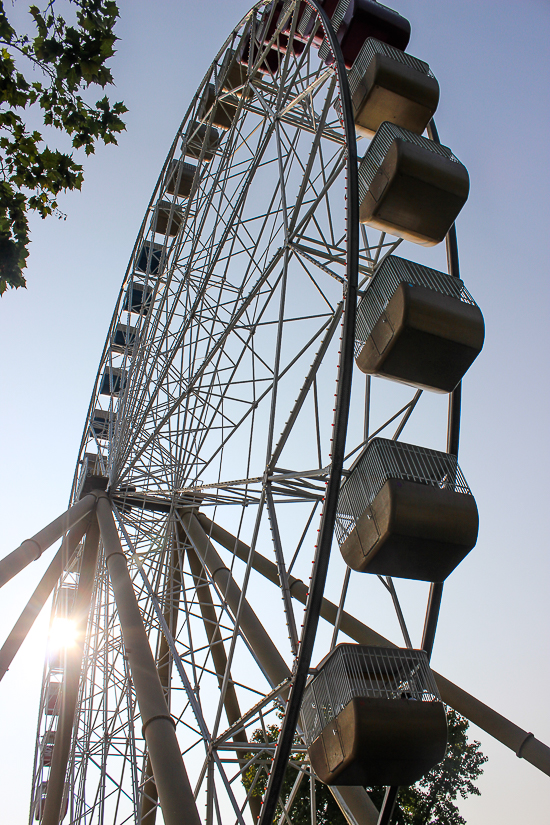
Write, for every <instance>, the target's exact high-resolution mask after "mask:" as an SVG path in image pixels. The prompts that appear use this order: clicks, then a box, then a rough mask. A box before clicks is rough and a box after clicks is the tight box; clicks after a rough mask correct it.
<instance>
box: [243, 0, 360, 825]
mask: <svg viewBox="0 0 550 825" xmlns="http://www.w3.org/2000/svg"><path fill="white" fill-rule="evenodd" d="M305 2H307V4H308V5H309V6H311V8H312V9H313V10H314V11H315V12H316V13H317V15H318V18H319V19H320V21H321V25H322V27H323V30H324V32H325V36H326V37H327V38H328V41H329V43H330V46H331V49H332V51H333V54H334V57H335V60H336V71H337V76H338V83H339V86H340V99H341V106H342V118H343V125H344V130H345V135H346V142H347V164H346V166H347V169H346V172H347V215H346V229H347V278H348V284H347V294H346V298H345V313H344V324H343V333H342V349H341V359H340V376H339V381H338V392H337V398H336V414H335V420H334V429H333V442H332V447H333V449H332V469H331V473H330V477H329V480H328V483H327V490H326V500H325V508H324V512H323V517H322V522H321V528H320V533H319V542H318V545H317V551H316V555H315V560H314V563H313V571H312V582H311V589H310V593H309V597H308V603H307V606H306V614H305V618H304V628H303V631H302V637H301V639H300V646H299V653H298V659H297V661H296V666H295V672H294V679H293V682H292V688H291V691H290V695H289V699H288V703H287V707H286V712H285V716H284V720H283V724H282V728H281V733H280V736H279V740H278V744H277V749H276V751H275V757H274V761H273V768H272V770H271V773H270V776H269V782H268V785H267V789H266V793H265V798H264V803H263V806H262V813H261V816H260V822H259V825H268V824H269V825H271V823H272V822H273V818H274V816H275V811H276V808H277V803H278V799H279V793H280V791H281V787H282V783H283V779H284V776H285V772H286V768H287V763H288V759H289V756H290V751H291V747H292V742H293V739H294V735H295V731H296V726H297V723H298V715H299V712H300V707H301V703H302V695H303V692H304V688H305V684H306V679H307V675H308V671H309V667H310V664H311V656H312V653H313V645H314V642H315V636H316V633H317V626H318V623H319V617H320V611H321V605H322V600H323V593H324V589H325V583H326V577H327V572H328V564H329V559H330V548H331V545H332V536H333V531H334V524H335V520H336V507H337V504H338V492H339V488H340V479H341V474H342V468H343V463H344V454H345V443H346V433H347V425H348V417H349V405H350V397H351V381H352V371H353V364H354V359H353V347H354V340H355V313H356V301H357V273H358V264H359V202H358V181H357V146H356V138H355V122H354V119H353V112H352V108H351V96H350V91H349V85H348V75H347V71H346V66H345V63H344V58H343V56H342V51H341V49H340V45H339V43H338V40H337V38H336V35H335V33H334V30H333V28H332V25H331V22H330V20H329V18H328V16H327V14H326V12H325V11H324V10H323V9H322V7H321V6H320V4H319V3H318V2H317V0H305Z"/></svg>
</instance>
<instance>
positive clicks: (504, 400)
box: [0, 0, 550, 825]
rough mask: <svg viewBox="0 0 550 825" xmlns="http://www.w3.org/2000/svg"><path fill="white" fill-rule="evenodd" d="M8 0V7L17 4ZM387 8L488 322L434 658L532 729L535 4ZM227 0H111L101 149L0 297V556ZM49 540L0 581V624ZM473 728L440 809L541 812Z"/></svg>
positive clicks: (538, 796)
mask: <svg viewBox="0 0 550 825" xmlns="http://www.w3.org/2000/svg"><path fill="white" fill-rule="evenodd" d="M25 5H26V4H25V3H23V2H20V3H19V4H18V5H17V8H15V9H13V10H12V11H10V7H9V6H8V8H7V10H8V13H9V14H13V15H16V16H17V17H18V18H19V19H20V18H21V16H22V11H23V8H24V7H25ZM392 5H394V7H395V8H396V9H397V10H398V11H399V12H401V14H403V15H404V16H406V17H408V18H409V19H410V21H411V23H412V31H413V34H412V38H411V42H410V46H409V49H408V50H409V51H410V52H411V53H412V54H414V55H415V56H417V57H420V58H421V59H423V60H426V61H427V62H428V63H429V64H430V66H431V68H432V70H433V71H434V73H435V75H436V77H437V78H438V80H439V83H440V86H441V93H442V94H441V103H440V106H439V109H438V113H437V124H438V128H439V132H440V137H441V140H442V142H443V143H444V144H446V145H448V146H450V147H451V149H452V150H453V152H454V153H455V154H456V155H457V157H458V158H460V160H461V161H462V162H463V163H465V165H466V166H467V168H468V170H469V172H470V177H471V194H470V198H469V201H468V203H467V205H466V207H465V209H464V210H463V213H462V214H461V216H460V218H459V221H458V233H459V246H460V256H461V271H462V277H463V279H464V280H465V282H466V285H467V287H468V288H469V289H470V291H471V292H472V293H473V295H474V297H475V298H476V300H477V301H478V303H479V305H480V306H481V309H482V310H483V313H484V315H485V321H486V327H487V337H486V344H485V348H484V350H483V353H482V355H481V356H480V357H479V359H478V360H477V361H476V363H475V365H474V366H473V367H472V369H471V370H470V371H469V373H468V375H467V377H466V380H465V382H464V406H463V420H462V435H461V446H460V462H461V466H462V468H463V470H464V472H465V474H466V477H467V479H468V481H469V483H470V485H471V487H472V490H473V492H474V495H475V496H476V500H477V504H478V507H479V510H480V518H481V532H480V538H479V542H478V545H477V547H476V548H475V550H473V551H472V553H471V554H470V555H469V556H468V558H467V559H466V560H465V561H464V562H463V563H462V564H461V565H460V567H459V568H458V569H457V570H456V571H455V572H454V573H453V575H452V576H451V578H450V579H449V580H448V583H447V584H446V586H445V593H444V602H443V608H442V613H441V620H440V625H439V629H438V635H437V639H436V645H435V650H434V658H433V664H434V667H435V668H436V669H437V670H438V671H440V672H441V673H443V674H445V675H446V676H448V677H449V678H450V679H452V680H453V681H455V682H457V683H458V684H459V685H461V686H462V687H463V688H465V689H466V690H468V691H469V692H471V693H473V694H474V695H475V696H477V697H479V698H480V699H482V700H483V701H484V702H486V703H487V704H489V705H491V706H493V707H494V708H495V709H496V710H498V711H500V712H501V713H503V714H504V715H505V716H507V717H509V718H510V719H512V720H513V721H514V722H516V723H517V724H519V725H521V726H522V727H524V728H525V729H526V730H528V731H533V732H534V733H535V735H536V736H537V737H538V738H540V739H542V740H543V741H546V742H547V743H550V715H549V702H548V696H547V693H548V688H547V686H548V683H549V682H550V667H549V664H548V661H549V660H548V649H549V641H550V639H549V636H550V621H549V619H550V616H549V613H550V611H549V609H548V601H549V599H548V592H549V582H550V576H549V573H550V569H549V568H550V565H549V556H550V554H549V547H548V510H549V507H548V478H547V477H548V469H547V468H548V466H549V458H550V456H549V454H548V437H547V435H546V430H547V418H548V412H547V411H548V402H549V400H550V399H549V397H548V395H549V394H548V379H549V374H548V353H549V352H550V347H549V340H548V337H549V336H548V312H549V301H548V298H549V289H548V269H549V235H550V231H549V227H550V222H549V217H550V215H549V212H550V210H549V208H548V190H549V182H550V181H549V174H548V172H549V170H548V165H549V164H548V156H549V155H548V134H549V128H548V127H549V126H550V123H549V105H548V91H547V83H548V62H547V60H548V58H547V45H548V42H549V40H550V5H549V4H548V2H547V0H524V1H523V2H522V3H521V4H519V3H517V2H514V3H512V2H509V0H483V2H480V1H479V0H446V2H442V0H423V2H414V0H396V2H395V4H392ZM247 9H248V0H233V2H228V1H227V0H225V2H221V0H202V2H201V3H200V4H199V3H191V2H187V0H158V2H157V3H153V2H152V0H151V1H150V0H123V1H122V2H121V3H120V11H121V20H120V23H119V25H118V29H117V32H118V35H119V37H120V38H121V40H120V43H119V44H118V52H117V55H116V57H115V59H114V60H113V62H112V68H113V73H114V76H115V79H116V84H117V88H116V89H113V90H112V92H111V95H112V97H113V98H114V99H123V100H124V101H125V103H126V105H127V106H128V108H129V110H130V111H129V114H128V115H127V132H126V133H125V134H124V135H123V136H122V137H121V139H120V142H119V147H118V148H116V147H107V148H103V149H99V150H98V152H97V154H96V155H95V156H93V157H91V158H89V159H87V160H85V161H84V163H85V175H86V180H85V183H84V187H83V191H82V193H75V194H72V195H67V196H65V197H63V198H62V199H61V202H60V206H61V209H62V210H63V211H64V212H65V213H66V214H67V220H66V221H57V220H55V219H52V218H50V219H49V220H48V221H45V222H41V221H37V222H33V224H32V239H33V242H32V246H31V255H30V259H29V267H28V270H27V279H28V290H26V291H23V290H19V291H17V292H11V293H8V294H7V295H6V296H4V298H2V299H1V300H0V317H1V324H0V336H1V348H2V349H1V352H2V360H1V367H0V370H1V373H0V388H1V393H2V404H1V406H0V415H1V419H0V420H1V426H0V455H1V456H2V468H3V472H2V475H1V477H0V518H1V524H2V537H1V540H0V556H4V555H5V554H6V553H8V552H9V551H10V550H11V549H13V547H15V546H16V545H17V544H19V543H20V541H21V540H23V539H24V538H26V537H27V536H29V535H32V534H33V533H34V532H35V531H36V530H37V529H39V528H40V527H42V526H43V525H44V524H46V523H47V522H48V521H50V520H51V519H52V518H53V517H55V516H56V515H58V514H59V513H60V512H61V511H62V510H63V509H64V508H65V506H66V502H67V499H68V495H69V489H70V484H71V479H72V475H73V471H74V463H75V459H76V453H77V449H78V445H79V441H80V437H81V433H82V427H83V424H84V418H85V414H86V410H87V406H88V401H89V395H90V392H91V389H92V385H93V380H94V377H95V373H96V369H97V362H98V359H99V356H100V354H101V349H102V346H103V341H104V337H105V334H106V331H107V326H108V323H109V320H110V317H111V313H112V310H113V306H114V302H115V299H116V296H117V293H118V290H119V288H120V282H121V279H122V277H123V274H124V271H125V268H126V264H127V260H128V257H129V255H130V252H131V249H132V246H133V242H134V238H135V235H136V233H137V231H138V228H139V225H140V223H141V220H142V217H143V212H144V210H145V208H146V206H147V203H148V200H149V196H150V192H151V190H152V188H153V186H154V183H155V181H156V178H157V176H158V173H159V171H160V168H161V165H162V162H163V160H164V157H165V154H166V152H167V150H168V148H169V145H170V143H171V141H172V138H173V135H174V133H175V131H176V129H177V126H178V124H179V122H180V120H181V118H182V116H183V113H184V111H185V109H186V108H187V105H188V103H189V101H190V99H191V97H192V95H193V93H194V91H195V89H196V87H197V85H198V83H199V82H200V80H201V78H202V76H203V75H204V73H205V71H206V69H207V68H208V65H209V63H210V61H211V60H212V57H213V56H214V55H215V53H216V51H217V50H218V48H219V46H220V45H221V43H222V42H223V40H224V39H225V37H226V36H227V34H228V33H229V31H230V29H231V28H232V27H233V25H234V24H235V23H236V22H237V21H238V20H239V18H240V17H241V16H242V15H243V14H244V13H245V12H246V11H247ZM49 558H51V554H50V556H49V557H48V558H45V559H43V560H41V561H40V562H38V563H36V564H35V565H33V566H32V567H31V568H30V569H28V570H27V571H26V572H25V573H23V574H22V575H21V576H20V577H19V578H18V579H17V580H15V581H13V582H11V583H10V584H9V585H8V586H7V587H6V588H4V590H3V591H2V601H1V603H0V636H1V637H2V639H3V638H4V637H5V635H6V633H7V632H8V630H9V628H10V627H11V625H12V624H13V621H14V620H15V617H16V616H17V615H18V613H19V611H20V610H21V609H22V607H23V605H24V603H25V601H26V599H27V598H28V597H29V595H30V592H31V590H32V588H33V587H34V586H35V584H36V583H37V581H38V579H39V577H40V574H41V571H42V570H43V569H44V567H45V566H46V565H47V563H48V559H49ZM46 618H47V617H42V620H41V621H40V622H39V623H38V625H37V627H36V628H35V631H33V634H32V636H31V638H29V640H28V641H27V643H26V645H25V647H24V648H23V650H22V651H21V653H20V655H19V658H18V660H17V661H16V662H15V663H14V665H13V666H12V669H11V670H10V672H9V673H8V674H7V675H6V677H5V678H4V680H3V682H2V683H1V684H0V730H1V731H2V747H1V748H0V777H1V779H0V783H1V785H0V786H1V787H2V790H3V818H4V821H5V822H6V823H8V822H9V823H10V825H22V823H24V822H26V820H27V811H28V793H29V784H30V778H31V763H32V756H33V747H34V735H35V728H36V713H37V704H38V697H39V688H40V680H41V672H42V661H43V655H44V639H45V622H46ZM359 618H361V616H360V617H359ZM370 623H374V622H370ZM377 629H379V630H381V631H382V632H384V628H382V627H380V626H379V627H377ZM394 638H395V641H397V642H399V638H398V636H397V635H396V634H395V633H394ZM472 733H473V734H474V735H475V736H476V737H478V736H479V738H480V740H481V741H482V747H483V751H484V752H485V753H486V754H487V755H488V756H489V762H488V764H487V766H486V770H485V775H484V777H483V778H482V780H481V782H480V788H481V791H482V796H481V797H480V798H479V799H473V800H472V801H468V802H466V803H464V804H462V805H461V809H462V811H463V814H464V816H465V818H466V820H467V822H468V823H469V825H487V823H493V822H494V823H497V822H498V824H499V825H512V823H514V825H516V823H517V822H526V823H527V822H542V821H544V820H545V818H546V817H547V816H548V804H547V793H548V778H547V777H544V776H543V775H542V774H540V773H539V772H538V771H537V770H536V769H535V768H533V767H532V766H530V765H529V764H528V763H525V762H523V761H522V760H518V759H517V758H516V757H515V755H514V754H513V753H511V752H510V751H508V750H507V749H505V748H504V747H503V746H501V745H500V744H498V743H496V742H494V741H493V740H491V739H490V738H489V737H487V736H486V735H485V734H483V733H482V732H479V731H477V730H476V729H472Z"/></svg>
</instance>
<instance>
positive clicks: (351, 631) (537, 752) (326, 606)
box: [197, 513, 550, 776]
mask: <svg viewBox="0 0 550 825" xmlns="http://www.w3.org/2000/svg"><path fill="white" fill-rule="evenodd" d="M197 518H198V520H199V521H200V523H201V524H202V525H203V527H204V529H205V530H207V531H208V533H209V534H210V535H211V536H212V538H213V539H214V541H217V542H219V543H220V544H221V545H222V546H223V547H225V548H226V549H227V550H229V551H230V552H231V553H235V555H236V556H238V557H239V558H240V559H242V560H243V561H246V560H247V559H248V554H249V553H250V548H249V547H248V546H247V545H246V544H245V543H244V542H242V541H240V540H237V539H236V538H235V537H234V536H232V535H231V533H228V532H227V530H224V529H223V528H222V527H220V526H219V525H217V524H214V522H212V521H210V519H208V518H207V517H206V516H205V515H204V514H203V513H198V515H197ZM252 567H253V568H254V570H256V571H257V572H258V573H261V574H262V575H263V576H265V578H267V579H269V581H271V582H273V584H275V585H277V586H278V585H279V579H278V575H277V567H276V565H275V564H273V562H271V561H269V559H266V558H265V557H264V556H261V555H260V554H259V553H257V552H255V553H253V555H252ZM288 584H289V588H290V593H291V595H292V598H294V599H297V600H298V601H299V602H302V604H305V603H306V599H307V585H306V584H305V583H304V582H303V581H301V580H300V579H296V578H294V576H289V581H288ZM337 615H338V607H337V605H335V604H333V603H332V602H330V601H329V600H328V599H325V598H324V599H323V602H322V605H321V616H322V618H323V619H325V621H327V622H329V624H332V625H334V624H335V622H336V619H337ZM340 630H341V631H342V633H345V634H346V635H347V636H349V637H350V638H351V639H353V640H354V641H355V642H358V643H359V644H362V645H378V646H379V647H398V645H396V644H394V643H393V642H390V641H389V639H386V638H385V637H384V636H382V635H380V633H377V632H376V630H373V629H372V628H370V627H368V626H367V625H365V624H363V623H362V622H360V621H359V619H356V618H355V616H351V615H350V614H349V613H345V612H344V613H342V616H341V621H340ZM434 676H435V680H436V682H437V686H438V688H439V692H440V693H441V698H442V699H443V701H444V702H445V704H447V705H450V707H452V708H454V710H456V711H457V712H458V713H460V714H461V716H465V717H466V719H469V720H470V722H473V724H474V725H477V726H478V727H479V728H481V729H482V730H484V731H485V732H486V733H488V734H490V736H493V737H494V738H495V739H498V741H499V742H502V744H503V745H506V747H507V748H510V749H511V750H513V751H514V753H516V755H518V756H520V757H521V758H522V759H526V760H527V761H528V762H530V763H531V764H532V765H534V766H535V767H536V768H538V769H539V770H540V771H542V772H543V773H546V774H548V776H550V748H549V747H548V746H547V745H545V744H544V743H543V742H540V741H539V740H538V739H536V738H535V737H534V736H533V734H532V733H529V732H528V731H526V730H523V729H522V728H520V727H519V726H518V725H515V724H514V723H513V722H510V720H509V719H506V718H505V717H504V716H501V714H500V713H497V711H495V710H493V709H492V708H490V707H488V706H487V705H485V704H484V703H483V702H480V701H479V699H476V698H475V697H474V696H471V695H470V694H469V693H467V692H466V691H465V690H462V688H460V687H458V685H455V684H453V682H450V681H449V680H448V679H446V678H445V677H444V676H441V675H440V674H439V673H436V672H435V671H434Z"/></svg>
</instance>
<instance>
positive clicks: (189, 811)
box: [97, 494, 200, 825]
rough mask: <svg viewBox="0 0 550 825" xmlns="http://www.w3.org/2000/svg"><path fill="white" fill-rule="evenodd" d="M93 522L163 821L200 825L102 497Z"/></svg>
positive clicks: (109, 512) (172, 824) (110, 516)
mask: <svg viewBox="0 0 550 825" xmlns="http://www.w3.org/2000/svg"><path fill="white" fill-rule="evenodd" d="M97 517H98V521H99V527H100V530H101V539H102V541H103V547H104V549H105V561H106V564H107V569H108V571H109V575H110V577H111V582H112V585H113V591H114V595H115V601H116V605H117V609H118V613H119V617H120V624H121V628H122V636H123V639H124V647H125V650H126V654H127V656H128V661H129V664H130V672H131V674H132V679H133V682H134V687H135V691H136V696H137V701H138V705H139V710H140V714H141V719H142V722H143V735H144V737H145V741H146V743H147V750H148V752H149V755H150V757H151V765H152V768H153V773H154V776H155V782H156V786H157V789H158V794H159V799H160V805H161V808H162V815H163V818H164V821H165V823H166V825H184V824H185V825H200V818H199V814H198V811H197V805H196V803H195V799H194V796H193V791H192V790H191V785H190V784H189V778H188V776H187V771H186V770H185V766H184V764H183V759H182V756H181V751H180V747H179V744H178V740H177V737H176V732H175V729H174V723H173V721H172V717H171V716H170V713H169V711H168V707H167V705H166V700H165V698H164V692H163V689H162V685H161V683H160V679H159V675H158V672H157V669H156V666H155V660H154V658H153V654H152V653H151V648H150V646H149V639H148V638H147V634H146V632H145V628H144V626H143V620H142V617H141V613H140V610H139V607H138V603H137V600H136V595H135V593H134V588H133V585H132V580H131V578H130V574H129V572H128V566H127V564H126V557H125V556H124V553H123V552H122V547H121V544H120V538H119V535H118V532H117V529H116V526H115V521H114V518H113V512H112V510H111V505H110V502H109V500H108V498H107V496H106V495H105V494H103V495H102V496H100V498H99V500H98V503H97Z"/></svg>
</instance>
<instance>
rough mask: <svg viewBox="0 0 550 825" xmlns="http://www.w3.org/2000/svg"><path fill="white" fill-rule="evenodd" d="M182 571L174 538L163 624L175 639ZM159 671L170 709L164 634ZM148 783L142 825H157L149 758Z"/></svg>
mask: <svg viewBox="0 0 550 825" xmlns="http://www.w3.org/2000/svg"><path fill="white" fill-rule="evenodd" d="M181 584H182V582H181V567H180V559H179V553H178V546H177V542H176V539H175V538H174V546H173V547H172V551H171V553H170V574H169V577H168V585H167V588H166V591H165V593H164V621H165V622H166V624H167V625H168V629H169V630H170V633H171V634H172V636H175V635H176V629H177V622H178V611H179V602H180V597H181ZM157 671H158V675H159V679H160V683H161V685H162V689H163V690H164V695H165V697H166V704H167V705H168V706H170V675H171V672H172V659H171V658H170V648H169V647H168V641H167V639H166V636H165V635H164V634H161V637H160V642H159V646H158V654H157ZM145 776H146V777H147V779H146V780H145V782H144V784H143V790H142V792H141V819H140V823H141V824H142V825H154V823H155V821H156V818H157V805H158V790H157V784H156V782H155V777H154V774H153V766H152V765H151V757H150V755H149V754H148V755H147V764H146V768H145Z"/></svg>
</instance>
